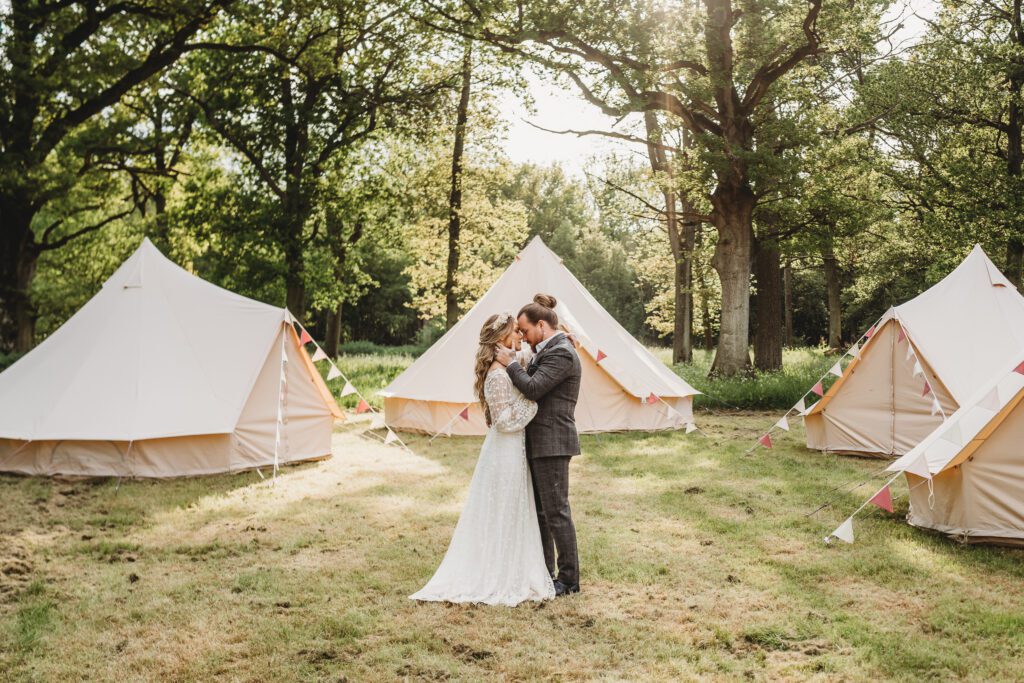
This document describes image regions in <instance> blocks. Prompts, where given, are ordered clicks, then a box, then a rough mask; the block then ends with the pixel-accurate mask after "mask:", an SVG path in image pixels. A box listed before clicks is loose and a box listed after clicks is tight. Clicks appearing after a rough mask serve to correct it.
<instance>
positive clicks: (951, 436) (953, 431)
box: [939, 422, 964, 446]
mask: <svg viewBox="0 0 1024 683" xmlns="http://www.w3.org/2000/svg"><path fill="white" fill-rule="evenodd" d="M939 438H940V439H942V440H943V441H948V442H950V443H951V444H955V445H957V446H963V445H964V444H963V440H964V437H963V434H962V433H961V432H960V423H959V422H954V423H953V424H951V425H950V426H949V429H947V430H946V431H945V432H943V434H942V436H940V437H939Z"/></svg>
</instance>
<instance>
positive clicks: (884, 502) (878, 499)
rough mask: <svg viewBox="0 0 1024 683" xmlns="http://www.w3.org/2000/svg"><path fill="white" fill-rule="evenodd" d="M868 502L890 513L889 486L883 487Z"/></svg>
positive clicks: (890, 496) (890, 493)
mask: <svg viewBox="0 0 1024 683" xmlns="http://www.w3.org/2000/svg"><path fill="white" fill-rule="evenodd" d="M868 502H869V503H871V504H872V505H874V506H876V507H879V508H881V509H883V510H885V511H886V512H892V492H891V491H890V490H889V485H888V484H886V485H885V486H883V487H882V488H881V490H880V491H879V492H878V493H876V494H875V495H873V496H871V500H869V501H868Z"/></svg>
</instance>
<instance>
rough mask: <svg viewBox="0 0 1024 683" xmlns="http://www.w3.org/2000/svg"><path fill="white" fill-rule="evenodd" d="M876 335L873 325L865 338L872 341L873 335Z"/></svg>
mask: <svg viewBox="0 0 1024 683" xmlns="http://www.w3.org/2000/svg"><path fill="white" fill-rule="evenodd" d="M874 333H875V326H874V325H872V326H871V329H869V330H868V331H867V332H865V333H864V338H865V339H871V335H873V334H874Z"/></svg>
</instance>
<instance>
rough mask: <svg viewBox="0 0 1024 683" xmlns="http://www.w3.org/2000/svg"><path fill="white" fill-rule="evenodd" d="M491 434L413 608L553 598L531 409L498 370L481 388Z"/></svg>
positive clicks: (501, 371) (531, 402) (500, 603)
mask: <svg viewBox="0 0 1024 683" xmlns="http://www.w3.org/2000/svg"><path fill="white" fill-rule="evenodd" d="M484 398H485V399H486V400H487V405H488V406H489V407H490V410H491V421H492V425H491V428H490V429H489V430H488V432H487V437H486V438H485V439H484V445H483V447H482V448H481V449H480V458H479V459H478V460H477V463H476V470H475V471H474V472H473V480H472V481H471V482H470V484H469V495H468V497H467V498H466V505H465V507H464V508H463V509H462V514H461V515H460V517H459V523H458V524H457V525H456V526H455V533H454V534H453V535H452V541H451V544H450V545H449V546H448V552H447V553H445V556H444V559H443V560H442V561H441V566H440V567H438V568H437V572H435V574H434V577H433V578H432V579H430V581H429V582H428V583H427V585H426V586H424V587H423V588H422V589H421V590H420V591H419V592H417V593H415V594H413V595H411V596H409V597H411V598H412V599H413V600H433V601H446V602H479V603H485V604H488V605H510V606H511V605H518V604H519V603H520V602H523V601H525V600H544V599H546V598H553V597H555V588H554V584H553V583H552V581H551V577H550V575H548V571H547V567H546V566H545V564H544V551H543V548H542V546H541V541H540V529H539V528H538V526H537V510H536V508H535V507H534V501H533V483H532V482H531V480H530V469H529V465H528V463H527V462H526V439H525V431H524V430H525V428H526V425H527V423H528V422H529V421H530V420H532V419H533V416H534V415H535V414H536V413H537V404H536V403H534V402H533V401H530V400H528V399H527V398H525V397H524V396H523V395H522V394H521V393H519V390H518V389H516V388H515V387H514V386H512V381H511V380H510V379H509V377H508V374H507V373H506V372H505V370H504V369H497V370H491V371H490V372H489V373H488V375H487V378H486V380H485V381H484Z"/></svg>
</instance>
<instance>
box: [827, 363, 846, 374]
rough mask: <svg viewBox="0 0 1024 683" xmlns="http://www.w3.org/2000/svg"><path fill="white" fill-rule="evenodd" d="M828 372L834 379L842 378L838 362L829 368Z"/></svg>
mask: <svg viewBox="0 0 1024 683" xmlns="http://www.w3.org/2000/svg"><path fill="white" fill-rule="evenodd" d="M828 371H829V372H831V373H832V374H833V375H835V376H836V377H842V376H843V366H842V365H840V364H839V361H836V364H835V365H833V366H832V367H830V368H829V369H828Z"/></svg>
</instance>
